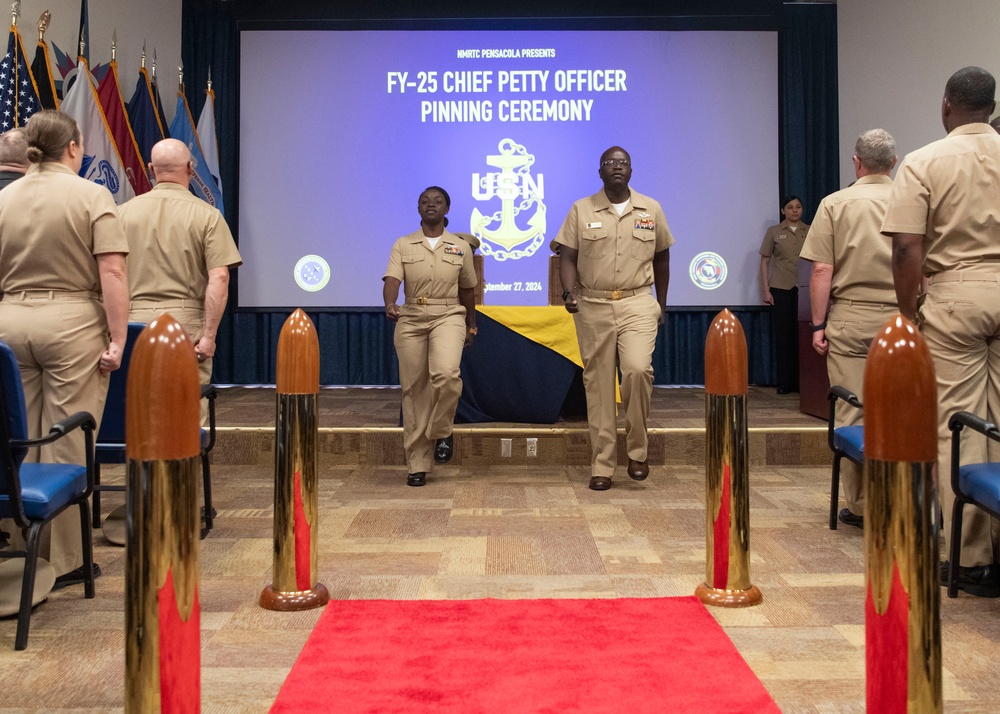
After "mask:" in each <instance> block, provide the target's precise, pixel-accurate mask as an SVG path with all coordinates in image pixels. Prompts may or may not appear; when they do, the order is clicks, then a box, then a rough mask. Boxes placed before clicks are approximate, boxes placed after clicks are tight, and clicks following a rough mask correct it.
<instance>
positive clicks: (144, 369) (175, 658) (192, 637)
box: [125, 314, 201, 714]
mask: <svg viewBox="0 0 1000 714" xmlns="http://www.w3.org/2000/svg"><path fill="white" fill-rule="evenodd" d="M126 389H127V392H126V422H125V453H126V456H127V458H128V466H127V470H128V487H127V489H126V491H127V492H128V495H127V499H126V512H125V532H126V543H125V560H126V570H125V711H126V712H128V713H133V714H139V713H140V712H141V713H142V714H147V713H148V712H160V711H169V712H184V713H187V712H191V713H194V712H198V711H200V710H201V618H200V605H199V602H198V573H199V568H198V547H199V546H198V542H199V539H198V527H199V522H198V521H199V516H198V502H197V493H198V487H197V483H198V475H199V473H200V469H201V460H200V458H199V454H200V452H201V444H200V441H201V435H200V431H199V430H200V417H199V402H200V401H201V398H200V396H201V388H200V385H199V384H198V362H197V359H196V358H195V354H194V345H193V344H192V343H191V340H190V339H188V336H187V333H186V332H185V331H184V328H182V327H181V326H180V324H179V323H178V322H177V321H176V320H174V319H173V318H172V317H171V316H170V315H167V314H164V315H162V316H160V317H158V318H157V319H156V320H154V321H153V322H151V323H150V324H149V326H147V327H146V329H144V330H143V331H142V333H141V334H140V335H139V338H138V341H137V342H136V345H135V350H134V352H133V353H132V361H131V364H130V367H129V374H128V382H127V387H126Z"/></svg>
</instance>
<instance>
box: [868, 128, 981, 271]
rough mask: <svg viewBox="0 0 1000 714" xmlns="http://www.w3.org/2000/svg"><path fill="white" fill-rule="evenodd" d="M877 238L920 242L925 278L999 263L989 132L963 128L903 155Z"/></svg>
mask: <svg viewBox="0 0 1000 714" xmlns="http://www.w3.org/2000/svg"><path fill="white" fill-rule="evenodd" d="M973 176H974V177H975V179H974V182H973V179H972V177H973ZM985 196H989V197H990V198H989V199H988V200H984V197H985ZM882 232H883V233H914V234H917V235H922V236H924V240H923V252H924V266H923V272H924V275H933V274H935V273H939V272H941V271H944V270H962V269H965V268H970V267H972V266H974V265H978V264H982V263H1000V135H998V134H997V132H996V131H994V129H993V127H991V126H990V125H989V124H982V123H974V124H965V125H963V126H960V127H957V128H955V129H954V130H952V132H951V133H950V134H948V136H946V137H945V138H943V139H940V140H939V141H935V142H933V143H931V144H928V145H927V146H925V147H923V148H921V149H917V150H916V151H914V152H912V153H910V154H907V155H906V158H905V159H903V163H902V165H901V166H900V167H899V170H898V171H897V172H896V180H895V181H894V182H893V185H892V192H891V193H890V195H889V207H888V209H887V210H886V215H885V221H884V222H883V223H882Z"/></svg>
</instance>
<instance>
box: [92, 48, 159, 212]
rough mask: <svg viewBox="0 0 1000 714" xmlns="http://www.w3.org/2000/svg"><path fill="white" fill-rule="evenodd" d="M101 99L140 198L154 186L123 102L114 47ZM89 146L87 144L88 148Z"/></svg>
mask: <svg viewBox="0 0 1000 714" xmlns="http://www.w3.org/2000/svg"><path fill="white" fill-rule="evenodd" d="M97 96H98V98H99V100H100V102H101V108H102V109H103V110H104V116H105V118H106V119H107V121H108V128H109V129H110V130H111V136H112V137H114V140H115V146H116V147H117V148H118V155H119V156H120V157H121V159H122V163H123V164H124V166H125V175H126V176H127V177H128V180H129V183H130V184H132V190H133V191H134V192H135V195H136V196H138V195H140V194H143V193H146V192H147V191H149V190H150V189H152V186H151V185H150V183H149V177H148V176H147V174H146V165H145V164H144V163H143V161H142V156H141V154H140V153H139V146H138V144H136V141H135V136H134V135H133V134H132V127H131V126H130V125H129V121H128V115H127V114H126V113H125V102H124V101H123V100H122V95H121V90H120V88H119V86H118V63H117V62H116V61H115V60H114V49H113V48H112V60H111V65H110V67H109V71H108V74H107V76H106V77H105V78H104V80H103V81H102V82H101V84H100V86H99V87H98V90H97ZM86 146H87V145H86V144H84V148H85V149H86Z"/></svg>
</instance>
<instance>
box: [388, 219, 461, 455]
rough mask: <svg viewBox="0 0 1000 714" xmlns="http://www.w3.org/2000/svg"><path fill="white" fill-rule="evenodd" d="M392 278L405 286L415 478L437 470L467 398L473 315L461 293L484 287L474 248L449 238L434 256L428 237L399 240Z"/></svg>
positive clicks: (407, 430) (403, 329)
mask: <svg viewBox="0 0 1000 714" xmlns="http://www.w3.org/2000/svg"><path fill="white" fill-rule="evenodd" d="M385 277H387V278H396V279H397V280H399V281H401V282H402V283H403V292H404V295H405V298H406V302H405V304H403V305H401V306H400V308H399V320H398V321H397V323H396V331H395V335H394V337H393V342H394V343H395V345H396V356H397V357H398V358H399V382H400V385H401V387H402V391H403V451H404V452H405V454H406V463H407V468H408V469H409V472H410V473H411V474H415V473H421V472H423V473H426V472H429V471H432V470H433V468H434V442H435V440H437V439H443V438H444V437H446V436H448V435H449V434H451V430H452V425H453V424H454V421H455V409H456V408H457V407H458V399H459V397H461V396H462V377H461V374H460V372H459V365H460V363H461V361H462V349H463V347H464V345H465V337H466V330H465V308H464V307H463V306H462V304H461V303H460V302H459V300H458V289H459V288H473V287H475V286H476V283H477V279H476V271H475V269H474V268H473V265H472V248H470V247H469V244H468V243H466V242H465V241H464V240H462V239H461V238H458V237H456V236H455V235H453V234H451V233H449V232H448V231H445V232H444V234H443V235H442V236H441V237H440V239H438V243H437V245H436V246H435V248H434V249H433V250H432V249H431V247H430V244H429V243H428V242H427V238H426V237H425V236H424V232H423V230H422V229H421V230H418V231H415V232H414V233H411V234H410V235H408V236H403V237H402V238H400V239H398V240H397V241H396V242H395V244H394V245H393V246H392V251H391V253H390V254H389V266H388V267H387V268H386V269H385Z"/></svg>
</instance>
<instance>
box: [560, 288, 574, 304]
mask: <svg viewBox="0 0 1000 714" xmlns="http://www.w3.org/2000/svg"><path fill="white" fill-rule="evenodd" d="M570 295H572V293H571V292H570V291H569V290H563V293H562V299H563V302H566V298H568V297H569V296H570Z"/></svg>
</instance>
